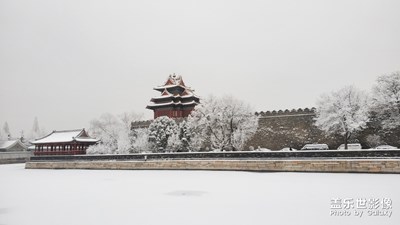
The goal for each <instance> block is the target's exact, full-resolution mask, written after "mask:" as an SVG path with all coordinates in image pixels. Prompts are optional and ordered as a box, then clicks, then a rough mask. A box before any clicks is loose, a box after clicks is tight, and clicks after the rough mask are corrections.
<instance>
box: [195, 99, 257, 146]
mask: <svg viewBox="0 0 400 225" xmlns="http://www.w3.org/2000/svg"><path fill="white" fill-rule="evenodd" d="M188 123H189V124H190V127H191V128H192V129H193V130H194V131H195V132H197V133H200V135H201V137H202V139H203V143H204V144H209V145H211V148H213V149H220V150H235V151H237V150H243V147H244V144H245V143H246V141H247V140H249V139H250V138H251V137H252V136H253V135H254V134H255V132H256V131H257V127H258V116H256V115H255V114H254V111H253V110H252V109H251V107H250V106H249V105H248V104H246V103H244V102H242V101H240V100H238V99H235V98H233V97H231V96H225V97H222V98H215V97H212V96H211V97H209V98H208V99H206V100H203V102H202V104H201V105H199V106H197V107H196V108H195V110H194V111H193V112H192V114H191V116H189V118H188Z"/></svg>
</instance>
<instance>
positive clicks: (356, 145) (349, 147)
mask: <svg viewBox="0 0 400 225" xmlns="http://www.w3.org/2000/svg"><path fill="white" fill-rule="evenodd" d="M361 149H362V147H361V144H360V143H351V144H347V150H361ZM338 150H345V149H344V144H341V145H340V146H339V148H338Z"/></svg>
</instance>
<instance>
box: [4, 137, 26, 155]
mask: <svg viewBox="0 0 400 225" xmlns="http://www.w3.org/2000/svg"><path fill="white" fill-rule="evenodd" d="M27 149H28V146H26V145H25V144H24V143H22V142H21V140H20V139H17V140H8V141H0V152H20V151H26V150H27Z"/></svg>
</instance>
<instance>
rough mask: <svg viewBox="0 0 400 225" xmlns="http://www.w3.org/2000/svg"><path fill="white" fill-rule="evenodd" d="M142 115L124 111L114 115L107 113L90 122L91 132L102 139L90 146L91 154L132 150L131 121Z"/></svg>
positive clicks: (125, 152) (121, 152) (124, 152)
mask: <svg viewBox="0 0 400 225" xmlns="http://www.w3.org/2000/svg"><path fill="white" fill-rule="evenodd" d="M140 117H141V116H140V115H137V114H135V113H124V114H122V115H119V116H114V115H112V114H110V113H106V114H103V115H101V116H100V118H99V119H95V120H92V121H91V122H90V129H89V131H90V133H91V135H93V136H94V137H96V138H98V139H100V144H97V145H93V146H90V147H89V149H88V150H87V152H88V153H89V154H90V153H91V154H98V153H102V154H127V153H129V152H130V151H131V150H132V143H133V138H134V137H133V133H132V130H131V129H130V128H131V127H130V126H131V123H132V122H133V121H135V120H138V119H139V118H140Z"/></svg>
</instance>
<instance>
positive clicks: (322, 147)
mask: <svg viewBox="0 0 400 225" xmlns="http://www.w3.org/2000/svg"><path fill="white" fill-rule="evenodd" d="M328 149H329V147H328V145H327V144H306V145H304V147H303V148H301V150H328Z"/></svg>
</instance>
